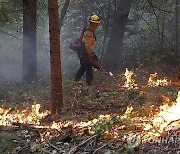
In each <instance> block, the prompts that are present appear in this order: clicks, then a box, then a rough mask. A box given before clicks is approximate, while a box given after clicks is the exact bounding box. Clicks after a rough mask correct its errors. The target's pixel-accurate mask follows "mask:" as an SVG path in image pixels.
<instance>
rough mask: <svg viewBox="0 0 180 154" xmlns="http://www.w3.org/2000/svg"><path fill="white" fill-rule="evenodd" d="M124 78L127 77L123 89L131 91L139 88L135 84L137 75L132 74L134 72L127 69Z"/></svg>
mask: <svg viewBox="0 0 180 154" xmlns="http://www.w3.org/2000/svg"><path fill="white" fill-rule="evenodd" d="M124 76H125V77H126V81H125V83H124V85H123V87H125V88H129V89H132V88H134V87H136V88H137V84H135V79H134V77H135V74H134V73H133V72H132V71H129V70H128V69H127V68H126V71H125V73H124Z"/></svg>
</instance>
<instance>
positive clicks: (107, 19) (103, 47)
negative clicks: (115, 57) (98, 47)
mask: <svg viewBox="0 0 180 154" xmlns="http://www.w3.org/2000/svg"><path fill="white" fill-rule="evenodd" d="M107 12H108V14H107V18H106V21H105V26H104V38H103V43H102V44H103V46H102V52H101V55H100V60H102V59H103V55H104V52H105V48H106V40H107V34H108V27H109V20H110V13H111V0H109V4H108V10H107Z"/></svg>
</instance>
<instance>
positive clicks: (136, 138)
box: [127, 134, 141, 149]
mask: <svg viewBox="0 0 180 154" xmlns="http://www.w3.org/2000/svg"><path fill="white" fill-rule="evenodd" d="M140 143H141V138H140V135H137V134H133V135H130V136H129V137H128V139H127V144H128V148H131V149H133V148H135V147H138V146H139V144H140Z"/></svg>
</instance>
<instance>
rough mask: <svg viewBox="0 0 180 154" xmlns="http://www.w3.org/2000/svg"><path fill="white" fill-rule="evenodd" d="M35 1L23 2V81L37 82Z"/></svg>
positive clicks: (24, 0) (26, 0)
mask: <svg viewBox="0 0 180 154" xmlns="http://www.w3.org/2000/svg"><path fill="white" fill-rule="evenodd" d="M36 7H37V0H23V80H24V81H25V82H26V83H31V82H36V81H37V53H36Z"/></svg>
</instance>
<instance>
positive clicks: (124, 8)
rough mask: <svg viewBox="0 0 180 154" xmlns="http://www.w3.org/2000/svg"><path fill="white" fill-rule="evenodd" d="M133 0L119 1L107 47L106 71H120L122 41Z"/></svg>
mask: <svg viewBox="0 0 180 154" xmlns="http://www.w3.org/2000/svg"><path fill="white" fill-rule="evenodd" d="M131 2H132V1H131V0H126V1H125V0H119V1H117V10H116V12H115V21H114V24H113V27H112V31H111V36H110V40H109V42H108V45H107V49H106V52H105V55H104V56H103V57H104V58H103V64H104V67H105V68H106V69H109V70H112V69H118V67H119V64H120V62H121V52H122V50H121V49H122V40H123V35H124V31H125V26H126V24H127V21H128V15H129V10H130V7H131Z"/></svg>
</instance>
